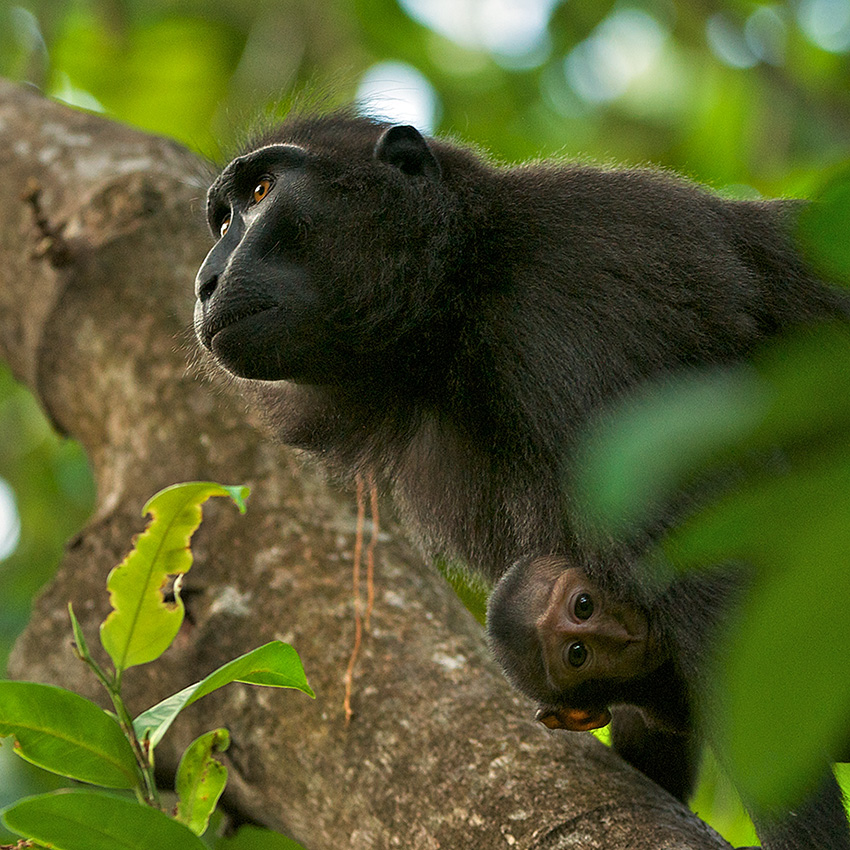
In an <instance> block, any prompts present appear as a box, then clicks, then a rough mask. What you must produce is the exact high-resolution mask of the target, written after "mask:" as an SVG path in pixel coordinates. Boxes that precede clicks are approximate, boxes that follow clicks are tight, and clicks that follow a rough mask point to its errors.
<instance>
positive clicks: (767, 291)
mask: <svg viewBox="0 0 850 850" xmlns="http://www.w3.org/2000/svg"><path fill="white" fill-rule="evenodd" d="M264 175H268V176H270V177H271V178H272V186H271V189H270V190H269V193H268V196H267V197H266V198H264V199H263V200H261V201H260V202H259V203H257V204H253V203H251V200H250V198H251V192H252V189H253V186H254V184H255V183H256V181H258V180H260V179H261V178H262V177H263V176H264ZM798 209H799V205H798V203H797V202H795V201H732V200H726V199H723V198H720V197H718V196H716V195H715V194H712V193H711V192H709V191H706V190H705V189H703V188H701V187H698V186H696V185H694V184H692V183H690V182H688V181H685V180H683V179H681V178H679V177H676V176H673V175H671V174H668V173H665V172H660V171H654V170H649V169H630V170H615V169H608V168H596V167H590V166H585V165H570V164H565V163H538V164H531V165H523V166H518V167H510V168H508V167H497V166H494V165H492V164H490V163H489V162H487V161H486V160H485V159H484V158H483V157H481V156H480V155H478V154H477V153H475V152H473V151H471V150H468V149H466V148H463V147H461V146H458V145H455V144H452V143H449V142H446V141H441V140H427V141H426V140H424V139H423V138H422V137H421V136H420V135H419V134H418V133H416V131H415V130H413V129H412V128H398V127H389V126H388V125H384V124H381V123H378V122H373V121H370V120H367V119H363V118H356V117H352V116H349V115H336V116H330V117H293V118H290V119H289V120H287V121H285V122H284V123H283V124H282V125H281V126H280V127H279V128H277V129H275V130H273V131H271V132H270V133H268V134H266V136H265V137H263V138H261V139H258V140H256V142H255V143H254V144H252V145H251V147H250V148H249V149H248V150H247V151H246V154H245V155H244V156H243V158H242V159H237V160H236V161H235V163H234V164H231V165H230V166H228V167H227V169H225V171H224V172H223V174H222V176H221V177H219V179H218V180H217V181H216V183H215V184H214V185H213V187H212V189H211V191H210V203H209V210H208V211H209V217H210V223H211V226H212V229H213V232H214V233H215V234H216V235H217V234H218V232H219V230H220V229H221V226H222V222H224V221H225V220H226V219H227V216H228V215H230V216H232V222H231V224H230V229H229V230H228V231H227V234H226V235H225V236H224V238H223V239H222V240H221V241H220V242H219V243H218V245H217V246H216V247H215V248H213V250H212V251H211V252H210V255H209V257H208V258H207V260H206V262H205V264H204V266H203V267H202V269H201V270H200V272H199V275H198V281H197V288H196V292H197V294H198V296H199V301H198V307H197V311H196V330H197V332H198V336H199V338H200V340H201V341H202V343H203V344H204V346H205V347H207V348H209V349H210V350H211V351H212V352H213V354H214V356H215V357H216V359H217V360H218V362H219V363H220V365H222V366H223V367H224V368H226V369H228V370H229V371H230V372H231V373H232V374H234V375H235V376H236V377H237V378H239V379H242V383H243V388H244V390H245V392H246V393H247V394H248V395H250V396H251V397H253V399H254V400H255V401H256V402H257V403H258V404H259V405H260V407H261V408H263V409H264V410H265V411H266V414H267V416H268V418H269V420H270V422H271V423H272V425H273V427H274V429H275V431H276V432H277V433H278V435H279V436H280V438H281V439H282V440H283V441H285V442H287V443H290V444H292V445H296V446H300V447H302V448H304V449H308V450H310V451H311V452H314V453H315V454H316V455H318V456H319V457H320V458H321V459H322V460H323V461H324V462H325V463H326V464H327V465H328V466H329V467H330V468H332V469H333V470H335V471H336V472H338V473H341V474H344V475H351V474H354V473H357V472H369V473H372V474H373V475H375V477H376V479H377V480H378V482H379V483H380V485H381V486H382V488H383V489H384V490H386V491H389V492H390V493H391V494H392V495H393V497H394V498H395V500H396V502H397V504H398V505H399V506H400V507H401V510H402V511H403V513H404V515H405V516H406V518H407V520H408V523H409V525H410V527H411V529H412V530H413V532H414V533H415V534H416V535H417V537H418V539H419V541H420V543H421V545H422V547H423V549H424V550H425V551H426V552H427V553H429V554H430V555H442V556H445V557H447V558H448V559H449V560H451V561H457V562H461V563H463V564H466V565H468V566H469V567H470V568H472V569H474V570H476V571H478V572H479V573H481V574H483V575H484V576H486V577H487V578H489V579H490V580H494V581H495V580H497V579H498V578H499V577H500V576H502V575H503V574H504V573H505V572H506V570H508V568H509V567H510V565H511V564H512V563H514V562H515V561H517V560H519V559H522V558H527V557H529V556H534V555H539V554H547V553H562V554H566V555H567V556H568V557H569V558H570V560H571V561H573V562H575V563H577V564H580V565H581V566H582V567H583V568H584V569H586V570H587V572H588V574H589V575H591V576H592V577H593V579H594V580H595V581H597V582H599V583H600V585H602V586H604V587H605V588H606V590H607V591H608V592H611V593H615V594H617V595H619V596H620V597H621V598H625V599H631V600H633V601H634V602H635V604H637V605H641V606H647V610H651V613H652V616H653V618H654V621H655V623H656V624H657V627H658V629H659V634H661V635H662V636H663V637H662V640H663V641H665V642H666V644H667V645H668V646H669V652H670V659H671V661H670V664H669V665H668V667H669V670H670V671H672V672H671V673H670V675H671V676H673V677H674V678H675V679H676V681H677V687H678V690H677V692H676V693H677V694H684V697H683V699H684V700H685V701H684V703H681V705H679V702H680V700H679V697H678V696H676V697H675V698H674V702H676V703H677V706H675V707H674V708H673V709H671V708H670V707H669V706H668V709H663V707H662V708H661V709H659V710H660V711H664V710H668V713H669V711H673V710H674V713H675V711H678V712H679V713H680V714H681V715H682V718H683V719H682V722H683V723H685V724H689V723H690V708H689V700H690V697H691V693H690V691H691V690H692V689H693V688H694V687H699V681H698V680H699V673H698V669H699V667H700V661H699V658H698V657H697V656H698V655H699V653H698V651H697V649H698V648H699V647H698V644H700V643H701V642H702V640H703V637H702V634H700V636H699V637H697V636H696V634H697V632H699V631H700V630H701V627H700V628H698V627H697V626H696V625H694V624H695V622H697V621H699V620H700V619H701V618H703V619H705V620H706V628H710V625H711V623H712V622H713V621H714V619H716V618H717V616H719V612H720V610H721V606H720V605H718V604H717V603H716V602H715V603H714V604H712V603H711V601H710V600H711V599H712V598H715V597H717V596H721V597H722V596H723V595H724V582H723V580H721V581H720V582H714V583H712V581H713V580H712V581H708V583H707V584H706V585H705V586H703V585H701V584H700V580H693V581H692V582H691V583H689V582H684V583H681V584H679V585H676V586H674V588H673V589H672V590H670V591H667V592H665V593H664V594H661V595H660V596H659V595H658V594H655V593H654V591H653V589H652V588H647V587H645V586H643V584H642V583H641V582H640V580H639V579H637V577H636V574H635V571H634V569H633V561H632V558H631V556H630V555H629V553H628V551H625V552H621V553H619V554H616V553H612V554H611V555H610V557H609V556H606V557H604V558H600V557H599V553H598V552H595V551H593V550H592V549H590V548H587V547H586V546H585V545H584V543H583V536H582V534H581V533H580V528H579V527H578V526H577V525H576V524H575V520H574V517H573V513H572V512H571V511H570V509H569V504H568V502H567V501H566V500H565V497H564V496H563V495H562V493H563V487H562V484H563V482H562V465H563V459H564V458H565V457H569V454H570V452H571V450H572V448H573V446H574V444H575V440H576V436H577V434H578V433H579V432H580V431H581V430H582V428H583V427H585V426H586V425H587V423H588V422H589V421H591V419H592V418H593V417H594V416H595V415H597V414H598V413H599V412H600V411H602V410H603V409H604V406H605V405H606V404H608V403H610V402H611V401H612V400H614V399H616V398H618V397H620V396H622V395H623V394H625V393H626V392H628V391H630V390H632V389H633V388H634V387H636V386H637V385H639V384H640V383H642V382H644V381H647V380H650V379H657V378H663V377H664V376H667V375H671V374H674V373H676V372H678V371H679V370H682V369H684V368H686V367H691V366H706V365H713V364H725V363H734V362H738V361H740V360H742V359H744V358H746V357H747V356H748V355H749V354H750V353H751V352H752V351H753V350H754V348H755V347H756V346H758V345H759V344H760V343H761V342H762V341H764V340H765V339H768V338H771V337H773V336H775V335H776V334H778V333H780V332H782V331H783V330H785V329H787V328H789V327H791V326H794V325H800V324H806V323H810V322H814V321H816V320H819V319H823V318H830V317H836V316H841V317H845V318H846V316H847V308H846V306H845V305H844V304H843V303H842V302H841V301H840V300H839V298H838V296H836V294H835V293H834V292H833V291H832V290H830V289H829V288H828V287H827V286H825V285H824V284H823V283H822V282H821V281H820V280H818V279H817V278H816V277H815V276H813V275H812V274H811V273H810V271H809V270H808V269H807V268H806V267H805V266H804V264H803V263H802V261H801V259H800V257H799V255H798V254H797V252H796V250H795V248H794V245H793V241H792V237H791V232H792V229H793V222H794V217H795V215H796V212H797V210H798ZM257 379H260V380H257ZM509 597H510V594H507V593H506V592H505V590H504V586H503V588H502V598H503V599H505V598H508V599H509ZM706 599H708V600H709V601H708V603H707V604H708V608H707V609H706V611H705V613H703V611H702V610H701V609H700V608H699V606H702V605H703V604H704V603H706ZM509 609H510V604H509V603H508V604H507V606H506V610H507V611H508V614H509ZM507 616H508V615H506V617H507ZM509 627H510V621H509V619H506V621H505V622H503V623H501V624H500V623H499V622H496V623H493V624H492V626H491V628H492V629H495V630H498V629H500V628H501V629H502V631H504V630H505V629H507V628H509ZM517 663H520V664H526V661H525V660H521V661H519V662H517ZM508 666H509V667H510V665H508ZM532 666H533V664H532ZM512 677H513V679H514V680H515V681H521V680H522V677H520V676H517V675H512ZM650 685H651V683H646V682H644V683H641V685H640V690H641V693H643V692H644V691H646V692H648V693H650V696H649V697H648V699H649V700H650V701H652V699H659V698H661V699H662V701H663V699H666V697H663V695H662V696H661V697H659V695H658V693H656V695H655V697H653V696H652V692H653V691H655V692H658V691H660V690H663V686H662V687H659V686H658V683H657V682H656V683H655V685H654V686H650ZM526 690H530V691H532V692H534V691H535V687H527V688H526ZM532 695H533V696H535V697H537V698H540V696H541V694H540V693H532ZM623 728H625V724H624V726H623ZM644 731H646V730H644ZM615 738H616V735H615ZM639 739H640V736H637V738H635V739H634V740H636V741H637V744H638V749H640V740H639ZM630 740H632V739H630ZM630 746H631V745H630V743H629V741H626V740H625V739H622V740H621V744H620V748H621V750H622V751H623V752H624V753H625V752H627V751H628V750H629V748H630ZM646 746H651V745H650V744H647V745H646ZM646 746H644V748H643V754H642V755H640V754H639V755H637V756H635V755H632V758H631V760H632V761H633V763H638V764H639V766H641V767H642V768H643V769H645V770H646V772H647V773H648V774H649V775H652V776H654V778H656V779H659V781H662V783H663V784H666V785H667V786H668V787H669V788H670V789H671V790H673V792H674V793H679V794H680V796H681V795H682V794H684V793H686V790H684V789H686V786H687V785H688V783H689V781H690V775H691V770H690V768H689V766H688V765H689V764H690V762H688V765H686V766H685V767H684V768H683V769H682V770H679V768H678V767H671V778H670V779H669V781H667V782H665V779H664V776H659V770H660V771H661V773H663V760H659V759H657V758H656V759H655V760H654V761H653V760H652V759H651V758H650V756H649V755H648V754H647V750H646ZM692 750H693V747H692V746H691V743H690V742H688V743H686V744H685V745H683V746H681V745H678V744H675V743H673V744H671V751H675V752H676V753H679V756H680V757H682V758H685V757H686V755H685V754H688V753H691V752H692ZM687 758H690V756H689V755H688V756H687ZM677 771H678V772H677ZM673 774H675V776H673ZM829 794H831V795H832V797H831V798H830V799H833V798H834V796H835V788H834V783H833V785H832V786H830V790H829ZM830 805H831V804H830ZM833 808H834V806H833ZM839 829H840V830H842V832H841V834H840V835H837V830H839ZM830 830H831V838H832V839H833V840H834V843H832V844H822V843H821V844H810V843H804V842H803V841H802V840H796V839H795V840H794V841H795V842H796V843H793V842H792V843H791V844H783V843H781V840H780V841H778V843H776V844H775V845H773V846H776V847H790V848H793V850H804V848H805V850H810V848H811V847H814V846H818V847H824V848H826V847H836V848H837V847H850V843H848V840H847V838H846V829H845V828H844V827H843V826H841V827H839V826H836V825H835V822H834V819H833V822H832V824H831V826H830V827H829V830H828V831H830Z"/></svg>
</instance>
